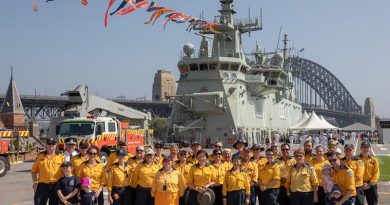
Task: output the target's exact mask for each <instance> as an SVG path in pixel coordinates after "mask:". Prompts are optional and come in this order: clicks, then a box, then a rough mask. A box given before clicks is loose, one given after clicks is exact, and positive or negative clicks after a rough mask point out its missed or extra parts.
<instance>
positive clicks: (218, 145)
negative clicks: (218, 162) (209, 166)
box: [207, 141, 223, 163]
mask: <svg viewBox="0 0 390 205" xmlns="http://www.w3.org/2000/svg"><path fill="white" fill-rule="evenodd" d="M222 149H223V143H222V142H221V141H218V142H216V143H215V144H214V150H219V151H221V153H222ZM207 160H208V161H209V162H210V163H211V162H212V161H214V153H213V154H211V155H210V156H209V157H208V158H207Z"/></svg>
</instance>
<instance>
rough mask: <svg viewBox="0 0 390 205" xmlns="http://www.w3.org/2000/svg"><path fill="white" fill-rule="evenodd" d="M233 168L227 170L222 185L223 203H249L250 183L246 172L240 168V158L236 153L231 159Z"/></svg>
mask: <svg viewBox="0 0 390 205" xmlns="http://www.w3.org/2000/svg"><path fill="white" fill-rule="evenodd" d="M232 163H233V168H232V169H230V170H228V171H227V172H226V175H225V179H224V182H223V187H222V195H223V204H224V205H237V204H240V205H241V204H250V194H251V189H250V187H251V185H250V181H251V180H250V178H249V176H248V174H247V172H246V171H245V170H243V169H241V158H240V157H239V156H238V155H236V156H233V159H232Z"/></svg>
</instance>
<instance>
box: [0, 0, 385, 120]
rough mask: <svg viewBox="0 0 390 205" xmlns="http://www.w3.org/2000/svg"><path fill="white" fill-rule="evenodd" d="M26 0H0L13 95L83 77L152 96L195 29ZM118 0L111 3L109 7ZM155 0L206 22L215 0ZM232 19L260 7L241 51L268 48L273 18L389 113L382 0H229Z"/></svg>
mask: <svg viewBox="0 0 390 205" xmlns="http://www.w3.org/2000/svg"><path fill="white" fill-rule="evenodd" d="M37 2H38V8H39V11H38V12H37V13H34V12H33V0H29V1H28V0H1V2H0V71H1V72H0V93H5V92H6V89H7V86H8V83H9V76H10V68H11V65H12V66H13V68H14V76H15V79H16V83H17V86H18V89H19V93H21V94H34V93H37V94H39V95H52V96H57V95H60V93H62V92H64V91H66V90H70V89H73V88H74V87H76V86H77V85H79V84H86V85H88V86H89V89H90V91H92V93H94V94H98V95H100V96H103V97H110V98H114V97H118V96H121V95H124V96H126V99H135V98H137V97H146V98H147V99H151V95H152V83H153V78H154V74H155V72H156V71H157V70H158V69H165V70H169V71H172V72H173V73H174V74H175V76H176V79H178V76H179V74H178V70H177V67H176V66H177V61H178V60H179V57H180V53H181V51H182V47H183V45H184V44H186V43H189V42H191V43H193V44H194V45H195V46H196V47H199V44H200V40H201V39H200V38H199V37H198V36H196V35H194V32H191V33H189V32H187V31H186V26H187V24H175V23H169V24H168V25H167V27H166V29H165V30H164V29H163V23H164V19H163V18H161V19H159V20H158V21H157V22H156V24H155V25H154V26H152V25H145V24H144V21H146V20H147V19H148V18H149V17H150V13H147V12H146V11H145V10H143V9H140V10H137V11H135V12H133V13H130V14H128V15H125V16H120V17H117V16H111V17H110V19H109V26H108V27H107V28H105V27H104V25H103V17H104V12H105V10H106V8H107V4H108V3H107V2H108V0H105V1H103V0H89V4H88V6H86V7H85V6H82V5H81V3H80V2H81V0H77V1H75V0H55V1H52V2H47V3H45V1H44V0H37ZM120 2H121V1H117V3H116V4H115V5H114V6H113V8H116V7H117V6H118V4H119V3H120ZM156 2H157V3H159V4H161V5H163V6H165V7H169V8H172V9H174V10H176V11H179V12H184V13H187V14H190V15H192V16H199V15H200V13H201V12H203V15H204V17H205V19H207V20H210V21H212V20H213V19H214V16H215V15H218V12H217V10H218V9H219V8H220V5H219V0H156ZM234 2H235V5H234V8H235V9H236V11H237V15H236V17H237V18H247V17H248V8H250V9H251V16H258V15H259V13H260V9H262V16H263V30H262V31H258V32H253V33H252V34H251V36H250V37H249V36H248V35H244V36H243V41H244V50H245V51H246V52H249V51H251V50H253V49H254V47H255V44H256V42H258V44H259V45H261V46H262V47H263V48H265V49H266V50H267V51H273V50H275V48H276V45H277V40H278V34H279V29H280V26H282V33H287V34H288V35H289V39H290V40H291V41H290V44H291V46H293V47H295V48H297V49H300V48H304V50H305V51H304V54H303V55H304V56H303V57H304V58H307V59H309V60H312V61H314V62H316V63H318V64H320V65H322V66H324V67H325V68H327V69H328V70H329V71H330V72H332V73H333V74H334V75H335V76H337V78H338V79H339V80H340V81H341V82H342V83H343V84H344V86H345V87H346V88H347V89H348V90H349V91H350V93H351V94H352V96H353V97H354V98H355V100H356V101H357V102H358V103H359V104H360V105H362V106H364V100H365V98H366V97H372V98H373V99H374V101H375V104H376V108H377V115H379V116H380V117H390V109H389V108H388V105H390V95H388V93H387V91H386V90H387V89H388V88H390V80H389V76H390V69H389V66H388V54H389V51H390V40H389V39H388V38H389V36H390V26H389V25H390V23H389V19H390V12H388V11H389V9H390V1H388V0H376V1H364V0H344V1H339V0H327V1H313V0H267V1H266V0H235V1H234Z"/></svg>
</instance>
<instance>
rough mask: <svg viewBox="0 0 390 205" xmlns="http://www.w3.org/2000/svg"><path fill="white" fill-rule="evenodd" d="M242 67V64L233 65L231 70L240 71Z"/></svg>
mask: <svg viewBox="0 0 390 205" xmlns="http://www.w3.org/2000/svg"><path fill="white" fill-rule="evenodd" d="M239 67H240V64H232V65H231V66H230V70H232V71H238V68H239Z"/></svg>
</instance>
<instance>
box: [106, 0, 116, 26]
mask: <svg viewBox="0 0 390 205" xmlns="http://www.w3.org/2000/svg"><path fill="white" fill-rule="evenodd" d="M114 3H115V0H109V2H108V7H107V10H106V14H104V27H107V25H108V11H109V10H110V8H111V6H112V5H113V4H114Z"/></svg>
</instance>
